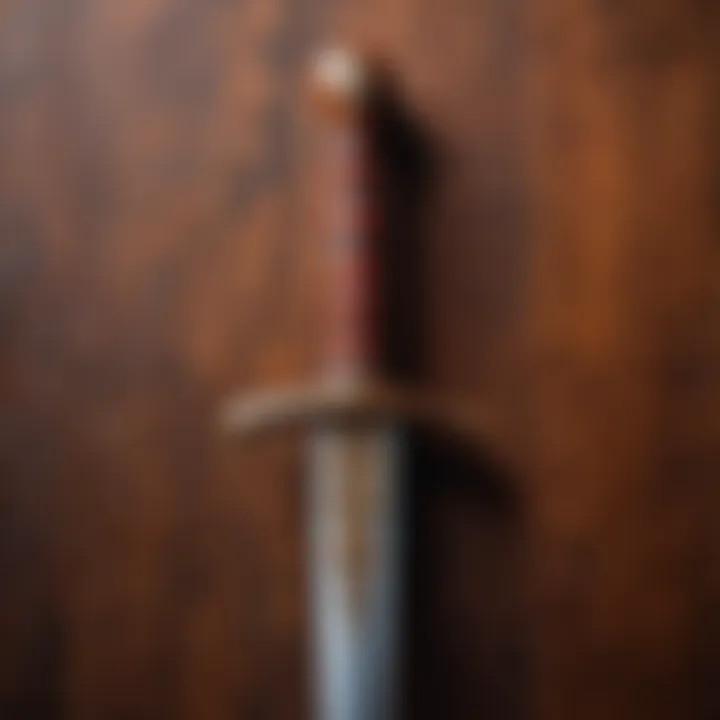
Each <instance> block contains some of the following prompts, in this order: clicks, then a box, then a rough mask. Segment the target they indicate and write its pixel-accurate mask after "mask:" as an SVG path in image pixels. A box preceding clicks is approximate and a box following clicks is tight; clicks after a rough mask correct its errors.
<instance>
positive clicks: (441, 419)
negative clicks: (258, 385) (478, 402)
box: [221, 382, 494, 441]
mask: <svg viewBox="0 0 720 720" xmlns="http://www.w3.org/2000/svg"><path fill="white" fill-rule="evenodd" d="M398 422H399V423H402V424H408V425H413V426H420V427H427V428H429V429H432V430H434V431H437V432H440V433H442V434H450V435H452V436H454V437H457V438H459V439H465V440H469V441H478V440H480V439H484V440H487V438H488V437H489V436H491V435H493V434H494V430H493V421H492V418H491V417H490V416H489V415H485V416H483V415H482V414H480V413H478V412H477V410H475V409H473V410H472V411H471V410H470V409H469V408H465V407H464V406H463V405H462V403H460V402H458V401H453V400H450V399H448V398H444V397H442V396H439V395H433V394H432V393H428V392H421V391H419V390H413V389H411V388H401V387H398V386H394V385H391V384H387V383H372V384H370V383H367V384H359V385H354V384H346V383H337V384H336V383H332V382H327V383H323V384H318V385H315V386H297V387H289V388H281V389H277V390H268V391H264V392H258V393H254V394H244V395H239V396H238V397H237V398H234V399H231V400H230V401H228V402H227V403H226V405H225V406H224V408H223V410H222V415H221V423H222V426H223V428H224V429H225V430H226V431H227V432H238V433H240V434H241V435H244V436H248V437H252V436H255V435H258V434H262V433H266V432H268V431H270V430H273V429H276V428H287V427H293V426H298V425H300V426H302V425H323V426H327V425H373V426H374V425H385V424H394V423H398Z"/></svg>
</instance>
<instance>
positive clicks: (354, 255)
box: [312, 50, 382, 383]
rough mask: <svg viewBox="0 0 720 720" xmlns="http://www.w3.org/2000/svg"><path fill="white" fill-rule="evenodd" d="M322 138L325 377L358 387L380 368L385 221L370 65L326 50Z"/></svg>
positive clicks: (319, 74) (320, 66)
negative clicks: (382, 229)
mask: <svg viewBox="0 0 720 720" xmlns="http://www.w3.org/2000/svg"><path fill="white" fill-rule="evenodd" d="M312 83H313V90H314V99H315V101H316V106H317V108H318V113H317V115H318V119H319V121H320V123H321V126H320V131H321V132H320V133H319V138H318V139H319V153H318V161H319V163H320V168H319V169H320V182H321V193H320V197H321V199H322V204H321V206H320V223H319V225H320V231H321V233H322V239H323V242H324V243H325V250H324V252H323V253H322V256H323V274H324V279H325V282H324V288H323V290H324V293H323V305H324V308H325V312H324V322H325V327H324V328H323V330H324V341H323V351H322V352H323V356H322V364H323V370H324V373H325V377H326V379H329V380H331V381H334V380H340V381H343V382H348V381H349V382H350V383H358V382H365V381H367V380H370V379H372V378H373V377H374V376H375V375H376V374H377V373H378V372H379V370H380V368H379V367H378V364H379V348H378V327H379V312H380V308H379V295H380V293H379V289H378V286H379V277H378V270H379V268H378V263H377V259H378V255H379V253H378V248H377V242H378V236H379V232H380V222H381V215H382V213H381V212H380V206H379V199H380V198H379V193H378V184H377V181H378V168H379V163H377V162H376V160H377V158H376V157H375V146H374V143H373V132H372V131H373V128H372V99H373V98H372V96H373V85H374V78H373V72H372V70H371V66H370V63H369V62H368V61H366V60H365V59H363V58H362V57H360V56H358V55H356V54H354V53H352V52H350V51H346V50H328V51H326V52H324V53H323V54H322V55H321V56H320V57H319V58H318V60H317V62H316V65H315V68H314V73H313V77H312Z"/></svg>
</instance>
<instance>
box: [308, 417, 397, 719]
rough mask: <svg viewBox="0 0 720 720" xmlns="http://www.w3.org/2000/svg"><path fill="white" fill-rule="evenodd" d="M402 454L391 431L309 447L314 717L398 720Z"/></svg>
mask: <svg viewBox="0 0 720 720" xmlns="http://www.w3.org/2000/svg"><path fill="white" fill-rule="evenodd" d="M401 455H402V453H401V441H400V437H399V431H398V430H397V429H395V428H392V427H386V428H373V429H354V428H353V429H348V428H346V429H326V430H320V431H318V432H317V434H316V435H315V436H313V437H312V439H311V441H310V482H309V500H310V507H309V517H310V523H311V525H310V564H311V574H310V583H311V593H312V597H311V607H312V614H313V618H312V620H313V623H312V624H313V648H314V650H313V652H314V658H313V659H314V663H313V666H314V675H315V682H314V687H315V698H314V699H315V706H316V718H317V720H371V719H372V720H392V719H393V718H396V717H397V716H398V682H399V677H398V644H399V643H398V641H399V631H400V628H399V617H398V612H397V611H398V601H399V592H400V588H399V579H400V578H399V561H400V516H399V509H400V492H401V486H400V470H401V468H400V464H401V460H402V457H401Z"/></svg>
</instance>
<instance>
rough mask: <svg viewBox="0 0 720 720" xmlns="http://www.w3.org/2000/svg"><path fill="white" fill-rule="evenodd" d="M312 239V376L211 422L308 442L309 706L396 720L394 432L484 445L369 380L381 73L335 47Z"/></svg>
mask: <svg viewBox="0 0 720 720" xmlns="http://www.w3.org/2000/svg"><path fill="white" fill-rule="evenodd" d="M311 84H312V90H313V97H314V100H315V105H316V106H317V108H318V112H317V117H318V123H319V125H320V129H321V133H320V137H321V143H320V147H319V148H318V157H317V159H318V161H319V164H320V169H321V182H322V190H323V192H322V199H323V203H322V209H321V213H320V214H321V218H320V228H321V232H322V234H323V238H324V242H325V257H324V259H325V268H324V278H325V283H324V285H325V287H324V296H325V303H324V307H325V308H326V310H327V313H326V317H325V339H324V351H323V372H322V373H321V376H320V379H319V381H318V382H316V383H314V384H311V385H309V386H305V387H299V388H288V389H280V390H274V391H261V392H259V393H252V394H240V395H239V396H238V397H236V398H234V399H231V400H230V401H229V402H228V403H227V404H226V405H225V407H224V409H223V413H222V419H223V423H224V425H225V427H226V428H227V429H228V430H229V431H232V432H237V431H239V432H241V433H242V434H243V435H244V436H245V437H252V436H253V435H254V434H255V433H257V432H259V431H262V430H267V429H270V428H274V427H277V426H278V425H287V424H297V423H299V424H305V423H308V424H310V425H311V427H312V432H311V436H310V438H309V441H308V470H309V472H308V499H309V507H308V517H309V551H310V552H309V573H310V583H309V584H310V590H311V598H310V607H311V616H312V617H311V620H312V667H313V689H314V692H313V704H314V713H313V715H314V717H315V718H317V720H393V719H395V718H398V717H399V716H400V710H401V709H400V699H399V688H400V681H401V677H400V667H399V665H400V663H399V648H400V640H401V627H400V625H401V623H400V614H399V605H400V601H401V587H400V586H401V582H400V578H401V568H400V564H401V554H402V553H401V542H402V527H401V523H402V515H401V504H402V503H401V498H402V494H403V491H404V490H403V487H402V470H403V464H404V461H405V457H404V442H403V426H404V424H405V423H407V422H412V423H418V422H419V423H422V424H430V425H433V426H435V427H440V428H441V429H444V430H449V431H450V432H451V433H452V434H455V435H462V436H466V437H468V438H471V439H476V438H477V437H478V436H483V437H487V434H488V431H489V423H488V421H487V418H486V419H479V418H478V417H477V413H475V412H467V411H464V410H462V409H461V407H460V405H459V404H457V403H455V402H448V401H445V400H443V399H441V398H437V397H434V396H433V395H431V394H429V393H428V392H426V391H422V392H421V391H419V390H417V389H414V388H408V387H402V386H398V385H397V384H392V383H389V382H386V381H383V380H382V373H381V370H382V368H380V367H379V364H380V363H379V355H380V353H379V352H378V350H379V349H378V347H377V345H378V327H379V318H380V316H381V315H382V312H383V310H384V308H383V307H382V304H381V303H380V302H379V298H378V295H379V293H378V292H377V290H378V286H379V278H380V276H381V274H382V268H379V267H378V258H379V257H380V254H379V253H378V248H377V243H378V242H379V239H380V238H382V239H383V241H385V240H388V238H384V237H383V233H382V232H381V228H382V217H381V203H380V202H379V200H380V198H379V197H378V194H379V174H380V173H381V172H382V158H380V157H378V151H379V148H378V147H377V145H376V143H375V142H374V139H373V138H374V133H373V127H372V123H373V112H372V109H373V104H374V102H375V99H376V96H377V95H378V94H379V92H380V90H381V88H380V86H381V73H380V72H379V71H378V69H377V66H376V65H375V64H374V63H373V62H371V61H370V60H368V59H366V58H363V57H361V56H359V55H357V54H355V53H353V52H352V51H349V50H345V49H331V50H327V51H325V52H324V53H322V54H321V55H320V56H319V57H318V59H317V62H316V63H315V66H314V69H313V73H312V80H311Z"/></svg>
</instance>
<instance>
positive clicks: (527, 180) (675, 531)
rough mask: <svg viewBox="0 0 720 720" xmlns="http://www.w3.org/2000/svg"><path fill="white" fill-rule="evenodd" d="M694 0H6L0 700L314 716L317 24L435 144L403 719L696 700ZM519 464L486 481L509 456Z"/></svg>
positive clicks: (702, 66) (700, 169)
mask: <svg viewBox="0 0 720 720" xmlns="http://www.w3.org/2000/svg"><path fill="white" fill-rule="evenodd" d="M718 15H719V13H718V8H717V4H716V3H713V2H700V1H699V0H698V1H696V2H681V0H662V1H659V0H652V1H651V0H632V1H631V2H626V3H619V2H598V1H597V0H580V1H579V2H570V0H540V1H539V2H533V3H531V2H521V1H520V0H510V1H509V2H508V1H507V0H475V1H474V2H469V1H468V0H443V1H442V2H441V0H404V1H402V2H401V1H400V0H390V1H387V0H385V1H384V2H380V0H373V1H372V2H365V3H357V5H356V6H352V5H348V6H347V7H345V8H336V7H330V6H325V5H324V4H322V3H316V2H311V0H300V1H298V2H290V1H289V0H244V1H243V2H239V1H234V0H208V1H206V2H199V1H197V0H126V2H122V3H120V2H117V3H108V2H100V1H99V0H22V1H20V0H8V2H5V3H3V4H2V5H1V6H0V368H1V370H2V372H1V373H0V400H1V401H0V717H2V718H9V719H12V720H14V719H15V718H61V717H65V718H70V719H72V720H85V719H86V718H87V719H89V718H104V719H108V720H112V719H115V718H117V719H118V720H119V719H121V718H122V719H124V718H188V719H199V718H212V719H213V720H223V719H225V718H227V719H228V720H229V719H230V718H297V717H303V716H304V715H305V711H304V708H305V705H306V699H307V698H306V691H305V686H306V666H305V661H304V658H305V650H306V636H305V629H304V628H305V621H306V603H305V584H304V582H305V581H304V566H303V552H304V525H303V522H304V516H303V484H302V471H303V465H302V460H303V457H302V452H301V447H302V446H301V442H300V440H301V439H300V438H299V436H297V435H290V434H289V433H288V434H287V435H284V436H282V437H279V438H276V439H273V440H267V441H265V440H264V441H262V442H260V443H258V444H257V445H255V446H253V448H252V450H251V451H248V450H242V449H240V448H238V447H237V446H233V445H231V444H228V443H227V442H224V441H223V440H222V438H221V437H220V435H219V434H218V432H217V427H216V425H215V422H214V420H215V414H216V411H217V408H218V405H219V403H220V401H221V399H222V398H224V397H225V396H226V395H227V393H229V392H230V391H231V390H236V389H238V388H243V387H245V388H251V387H255V386H259V385H266V384H275V383H278V384H280V383H285V382H291V381H294V380H297V379H301V378H303V377H306V376H307V375H308V374H309V373H310V372H311V371H312V368H313V358H314V351H315V347H316V346H315V343H314V340H315V336H314V333H315V326H314V323H313V318H314V317H315V308H314V306H313V302H314V300H313V292H312V286H313V282H312V279H313V277H314V275H313V273H314V271H315V268H316V261H317V258H316V257H315V254H314V251H315V247H314V245H313V244H312V242H311V240H312V239H311V238H308V237H307V236H306V234H304V233H303V227H304V210H303V208H304V207H305V199H306V194H307V193H306V187H305V183H304V182H303V180H304V174H303V167H304V165H303V152H304V149H305V147H306V146H305V144H304V140H303V138H304V127H305V125H304V123H305V118H304V114H303V111H302V102H301V82H300V78H301V75H302V73H303V71H304V68H305V63H306V60H307V58H308V56H309V54H310V53H311V51H312V49H313V48H315V47H316V46H317V45H318V43H321V42H322V41H323V39H324V38H326V37H328V35H329V34H330V32H331V29H332V28H336V27H346V28H350V29H351V30H352V31H353V33H358V34H360V35H361V36H363V37H366V38H369V39H370V40H371V41H372V42H373V43H374V44H375V46H376V47H378V48H379V49H380V50H382V51H383V53H384V54H385V55H386V56H387V57H388V59H389V60H390V61H391V62H392V63H393V66H394V68H395V69H396V72H397V74H398V77H399V81H400V84H401V86H402V87H403V88H404V91H405V93H406V99H407V102H408V103H409V104H410V106H411V107H412V108H413V109H414V111H415V112H416V113H417V114H418V116H419V117H420V118H422V120H423V121H424V122H425V123H426V124H427V126H428V127H429V128H430V129H431V131H432V133H433V136H434V138H435V141H436V145H437V154H438V178H437V181H438V182H437V193H436V197H434V198H433V202H432V203H431V206H430V208H429V209H430V213H429V215H430V217H429V219H428V220H427V223H426V229H427V235H428V238H429V241H428V248H427V256H428V257H427V264H426V267H427V270H426V275H427V276H426V278H425V286H426V287H427V293H426V295H427V297H426V298H425V305H426V306H427V311H428V314H427V317H426V333H427V347H428V349H429V351H428V357H427V362H426V372H425V378H424V379H425V381H426V382H428V383H430V384H432V386H433V387H434V388H437V389H441V390H447V391H450V392H456V393H461V394H462V395H464V396H465V397H467V398H468V399H469V400H470V401H471V402H473V401H475V400H477V402H478V405H480V403H483V407H485V406H489V407H491V408H492V409H493V411H494V412H495V413H496V414H497V416H498V417H499V418H500V419H501V422H502V423H503V425H504V427H505V428H506V429H507V436H508V442H509V447H510V448H511V456H512V457H511V462H510V464H509V465H508V466H507V467H501V468H499V469H497V468H496V469H494V470H492V471H491V470H490V469H489V468H490V466H491V463H490V461H489V460H488V462H487V463H484V462H481V463H480V465H481V467H478V466H477V465H478V462H477V458H474V459H473V460H472V462H471V461H469V460H465V459H462V458H457V457H456V456H455V455H454V454H453V453H452V452H451V451H450V450H448V449H447V448H437V447H435V445H434V444H432V443H430V442H429V441H428V440H426V439H425V440H423V441H418V443H417V444H416V455H415V458H416V459H415V463H416V467H415V473H414V477H415V478H416V483H415V486H414V490H413V495H412V497H411V498H410V502H411V507H412V523H413V530H414V533H413V542H412V547H411V548H410V550H409V565H410V568H411V576H410V578H409V588H410V591H411V593H412V596H411V599H410V601H409V602H408V604H407V618H408V628H409V641H408V666H409V685H410V690H409V693H408V694H409V697H408V703H409V707H410V708H411V710H412V715H413V716H416V717H440V716H441V713H442V712H444V713H445V715H446V716H450V717H460V718H469V717H493V718H510V717H537V718H553V719H556V718H557V719H564V718H568V719H570V718H572V719H574V718H578V717H582V718H586V719H591V718H618V719H619V718H628V719H629V718H632V719H633V720H635V719H637V718H646V717H647V718H650V717H652V718H654V719H657V720H663V719H665V718H673V719H675V718H678V719H679V718H701V719H703V718H715V717H717V716H718V714H720V694H719V693H718V691H717V689H716V685H717V682H716V676H717V665H718V662H720V627H718V623H719V621H718V619H717V614H718V613H717V611H718V607H719V606H720V537H718V533H719V531H718V529H717V528H720V524H719V523H718V522H717V520H716V518H715V514H716V513H717V511H718V510H719V509H720V485H718V483H717V479H718V477H720V412H719V411H718V408H720V331H719V330H718V328H719V327H720V280H719V278H720V249H719V247H718V235H719V232H718V231H719V229H720V227H719V225H720V223H719V218H720V214H719V213H718V195H717V192H718V178H719V177H720V176H719V175H718V172H719V168H720V145H719V142H720V141H719V140H718V138H720V104H719V100H718V97H719V94H718V80H719V78H718V72H719V71H718V67H719V66H720V63H719V62H718V61H719V60H720V58H718V47H720V38H719V35H720V31H719V27H720V18H719V17H718ZM498 474H499V475H501V476H502V477H503V481H505V480H508V479H509V480H511V481H513V482H514V483H515V486H516V487H517V488H518V489H517V490H516V491H515V492H512V493H507V492H506V491H505V490H502V489H500V488H503V487H505V485H504V484H503V483H500V482H495V481H494V480H495V477H496V475H498Z"/></svg>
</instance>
